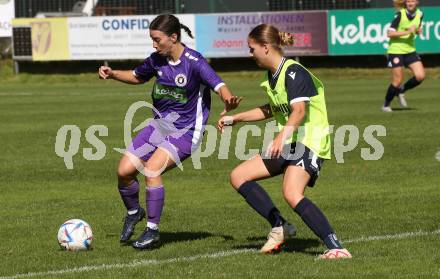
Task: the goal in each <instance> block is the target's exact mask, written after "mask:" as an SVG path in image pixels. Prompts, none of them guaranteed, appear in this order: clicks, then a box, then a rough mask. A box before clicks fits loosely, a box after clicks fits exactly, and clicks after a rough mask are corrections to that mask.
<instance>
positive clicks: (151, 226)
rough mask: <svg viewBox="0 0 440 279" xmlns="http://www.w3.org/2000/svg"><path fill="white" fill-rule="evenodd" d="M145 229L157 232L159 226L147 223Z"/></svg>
mask: <svg viewBox="0 0 440 279" xmlns="http://www.w3.org/2000/svg"><path fill="white" fill-rule="evenodd" d="M147 228H149V229H151V230H158V229H159V226H158V225H157V224H155V223H151V222H147Z"/></svg>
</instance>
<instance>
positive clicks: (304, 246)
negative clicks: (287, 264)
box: [233, 237, 322, 256]
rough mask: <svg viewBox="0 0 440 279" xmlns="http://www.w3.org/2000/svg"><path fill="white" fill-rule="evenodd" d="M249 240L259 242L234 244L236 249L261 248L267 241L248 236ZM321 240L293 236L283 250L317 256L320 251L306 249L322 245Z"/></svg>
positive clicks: (262, 238)
mask: <svg viewBox="0 0 440 279" xmlns="http://www.w3.org/2000/svg"><path fill="white" fill-rule="evenodd" d="M247 240H249V241H252V242H254V241H258V242H259V243H249V244H244V245H236V246H233V248H234V249H255V250H259V249H260V248H261V247H262V246H263V244H264V242H265V241H266V238H265V237H248V238H247ZM321 244H322V243H321V242H320V241H319V240H318V239H315V238H292V239H288V240H286V242H285V243H284V244H283V248H282V251H283V252H299V253H304V254H310V255H314V256H316V255H317V254H318V253H319V252H318V251H317V252H313V251H306V250H308V249H310V248H314V247H319V246H321Z"/></svg>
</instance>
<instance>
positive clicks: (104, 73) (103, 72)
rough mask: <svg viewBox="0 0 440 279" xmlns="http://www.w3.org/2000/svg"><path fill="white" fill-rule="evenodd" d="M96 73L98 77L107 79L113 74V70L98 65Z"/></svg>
mask: <svg viewBox="0 0 440 279" xmlns="http://www.w3.org/2000/svg"><path fill="white" fill-rule="evenodd" d="M98 75H99V78H100V79H109V78H111V77H112V76H113V70H112V68H110V67H107V66H101V67H99V71H98Z"/></svg>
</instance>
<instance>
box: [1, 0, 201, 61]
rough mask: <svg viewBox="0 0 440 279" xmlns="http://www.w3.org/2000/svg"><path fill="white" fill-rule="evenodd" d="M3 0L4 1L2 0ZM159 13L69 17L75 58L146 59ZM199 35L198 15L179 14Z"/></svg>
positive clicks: (187, 40)
mask: <svg viewBox="0 0 440 279" xmlns="http://www.w3.org/2000/svg"><path fill="white" fill-rule="evenodd" d="M0 1H1V0H0ZM155 17H156V16H155V15H139V16H106V17H73V18H69V19H68V34H69V52H70V59H71V60H119V59H121V60H122V59H144V58H146V57H148V56H149V55H150V54H151V53H152V52H154V51H155V50H154V48H153V43H152V40H151V38H150V36H149V32H148V30H149V26H150V22H151V21H152V20H153V19H154V18H155ZM178 18H179V20H180V22H181V23H182V24H185V25H186V26H188V27H189V28H190V29H191V31H192V32H193V35H194V36H195V35H196V34H195V19H194V15H179V16H178ZM181 32H182V42H183V43H184V44H186V45H187V46H188V47H190V48H194V47H195V41H194V39H191V38H190V37H189V36H187V35H186V33H185V31H184V30H181Z"/></svg>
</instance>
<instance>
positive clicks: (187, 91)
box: [133, 47, 224, 144]
mask: <svg viewBox="0 0 440 279" xmlns="http://www.w3.org/2000/svg"><path fill="white" fill-rule="evenodd" d="M133 73H134V75H135V76H136V77H138V78H140V79H142V80H145V81H149V80H150V79H151V78H152V77H154V76H155V77H156V81H155V83H154V87H153V92H152V98H153V105H154V107H155V108H156V109H157V110H158V111H159V113H160V115H157V114H156V113H155V112H153V113H154V114H155V115H154V116H155V118H156V119H157V118H161V119H163V118H165V117H166V116H167V115H168V114H170V113H171V112H173V113H177V114H178V116H179V117H178V118H177V119H176V120H174V121H173V124H174V126H175V127H176V128H177V129H184V128H189V131H188V132H189V133H190V134H191V135H192V137H193V138H192V142H193V143H194V144H196V143H198V142H199V141H200V136H201V134H202V132H203V129H204V125H205V124H206V122H207V120H208V115H209V111H210V108H211V95H210V89H213V90H215V91H218V89H219V88H220V87H221V86H222V85H224V83H223V81H222V80H221V78H220V77H219V76H218V75H217V74H216V73H215V72H214V70H213V69H212V68H211V66H210V65H209V64H208V62H207V61H206V60H205V58H203V56H202V55H201V54H200V53H199V52H197V51H195V50H193V49H190V48H188V47H185V49H184V51H183V53H182V56H181V57H180V59H179V60H178V61H177V62H173V61H171V60H169V59H168V58H166V57H163V56H161V55H160V54H158V53H153V54H152V55H151V56H150V57H148V58H147V59H145V60H144V62H143V63H142V64H140V65H139V66H137V67H136V68H135V69H134V71H133Z"/></svg>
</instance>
